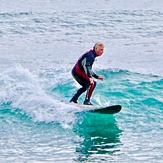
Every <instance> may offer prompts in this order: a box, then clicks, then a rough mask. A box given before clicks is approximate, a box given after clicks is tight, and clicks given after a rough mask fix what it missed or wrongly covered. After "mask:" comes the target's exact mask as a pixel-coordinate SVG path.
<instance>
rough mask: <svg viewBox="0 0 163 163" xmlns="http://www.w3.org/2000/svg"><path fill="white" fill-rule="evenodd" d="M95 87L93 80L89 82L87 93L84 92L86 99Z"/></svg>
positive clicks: (88, 98)
mask: <svg viewBox="0 0 163 163" xmlns="http://www.w3.org/2000/svg"><path fill="white" fill-rule="evenodd" d="M95 87H96V82H95V81H94V82H93V83H92V84H90V86H89V87H88V89H87V94H86V99H87V100H88V101H89V100H90V98H91V96H92V93H93V91H94V89H95Z"/></svg>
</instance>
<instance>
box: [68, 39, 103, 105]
mask: <svg viewBox="0 0 163 163" xmlns="http://www.w3.org/2000/svg"><path fill="white" fill-rule="evenodd" d="M103 52H104V44H103V43H101V42H97V43H96V44H95V45H94V47H93V50H90V51H88V52H86V53H85V54H83V55H82V56H81V57H80V58H79V60H78V61H77V63H76V64H75V66H74V68H73V69H72V76H73V77H74V79H75V80H76V81H77V82H78V83H79V84H80V85H81V86H82V87H81V88H80V89H79V90H78V91H77V92H76V94H75V95H74V96H73V97H72V99H71V100H70V102H74V103H77V100H78V98H79V96H80V95H81V94H82V93H84V92H85V91H87V93H86V97H85V100H84V104H85V105H92V103H91V102H90V98H91V96H92V92H93V91H94V89H95V87H96V81H94V79H93V78H95V79H99V80H104V77H103V76H101V75H100V76H98V75H96V74H95V73H94V72H93V71H92V65H93V63H94V60H95V58H96V57H99V56H101V55H102V54H103Z"/></svg>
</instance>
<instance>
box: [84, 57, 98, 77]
mask: <svg viewBox="0 0 163 163" xmlns="http://www.w3.org/2000/svg"><path fill="white" fill-rule="evenodd" d="M93 62H94V59H93V58H91V57H89V56H87V57H85V58H84V59H83V61H82V65H83V68H84V71H85V73H86V74H87V75H88V77H94V78H96V79H98V75H96V74H95V73H94V72H93V71H92V65H93Z"/></svg>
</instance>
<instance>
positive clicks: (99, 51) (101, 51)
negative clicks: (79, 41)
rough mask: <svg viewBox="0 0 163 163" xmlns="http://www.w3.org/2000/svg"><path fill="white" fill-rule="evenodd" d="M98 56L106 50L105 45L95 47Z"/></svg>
mask: <svg viewBox="0 0 163 163" xmlns="http://www.w3.org/2000/svg"><path fill="white" fill-rule="evenodd" d="M95 52H96V56H97V57H98V56H101V55H102V54H103V52H104V47H103V46H98V47H96V48H95Z"/></svg>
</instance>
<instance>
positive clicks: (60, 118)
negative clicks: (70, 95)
mask: <svg viewBox="0 0 163 163" xmlns="http://www.w3.org/2000/svg"><path fill="white" fill-rule="evenodd" d="M55 80H57V78H55ZM58 80H60V78H59V79H58ZM45 88H46V86H45V85H44V86H42V84H41V78H39V76H37V75H36V74H32V73H31V72H30V71H29V70H28V69H24V68H22V67H21V66H20V65H18V66H16V67H13V68H10V69H8V70H6V71H5V72H3V73H2V74H1V75H0V102H1V103H7V102H12V103H11V105H12V107H13V108H19V109H21V110H23V111H24V112H25V113H26V114H27V115H28V116H30V117H31V118H32V119H33V121H39V122H42V121H44V122H47V123H48V122H55V123H60V124H61V125H62V126H63V127H64V128H67V127H72V124H73V123H74V122H75V120H76V116H75V114H74V113H75V112H76V111H77V109H78V108H77V107H75V106H72V105H68V104H65V103H63V102H61V101H59V100H57V99H55V98H54V97H53V96H52V95H49V94H48V93H46V90H45Z"/></svg>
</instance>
